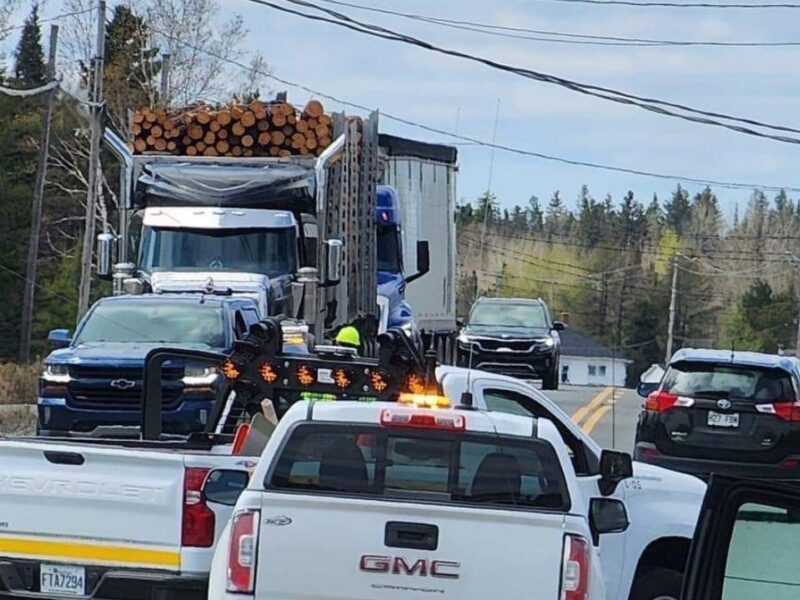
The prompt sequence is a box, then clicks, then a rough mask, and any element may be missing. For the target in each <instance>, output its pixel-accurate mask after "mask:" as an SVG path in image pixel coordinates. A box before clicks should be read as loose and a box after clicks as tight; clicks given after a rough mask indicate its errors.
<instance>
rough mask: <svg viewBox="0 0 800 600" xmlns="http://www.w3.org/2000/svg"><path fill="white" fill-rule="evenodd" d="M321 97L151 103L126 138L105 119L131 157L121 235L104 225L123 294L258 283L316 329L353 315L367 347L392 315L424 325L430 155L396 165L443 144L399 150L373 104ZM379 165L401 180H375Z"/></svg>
mask: <svg viewBox="0 0 800 600" xmlns="http://www.w3.org/2000/svg"><path fill="white" fill-rule="evenodd" d="M317 104H318V103H316V104H315V103H314V102H313V101H312V102H311V103H309V105H307V106H306V109H305V110H303V111H302V112H299V111H296V110H295V109H294V108H291V105H288V104H285V103H283V104H275V105H262V104H261V103H254V104H251V105H244V107H239V106H231V107H225V108H222V109H218V110H208V109H197V110H195V111H194V112H191V113H187V112H186V110H185V109H184V111H183V113H181V114H182V116H181V115H179V114H177V113H173V114H170V113H167V112H164V111H153V110H142V111H138V112H137V113H136V115H135V117H134V126H133V134H134V141H133V143H132V144H130V145H129V144H127V143H125V142H124V141H123V140H122V139H121V138H119V137H117V136H116V135H115V134H114V133H113V132H111V131H110V130H109V131H107V132H106V135H105V139H106V142H107V143H108V145H109V146H110V148H111V149H112V151H113V152H114V153H115V154H116V156H117V157H118V158H119V159H120V160H121V162H122V163H123V166H124V168H123V174H124V175H123V177H122V185H121V191H120V196H121V198H122V202H121V205H122V206H124V210H122V211H121V220H120V224H119V235H117V236H111V235H109V234H101V235H100V236H99V237H98V261H97V267H98V268H97V271H98V274H99V275H100V276H103V277H106V278H109V279H111V280H113V282H114V285H113V289H114V292H115V293H117V294H121V293H140V292H180V291H187V292H190V291H191V292H197V291H202V290H203V289H206V288H208V289H209V290H210V289H212V288H213V289H214V290H215V291H216V292H217V293H219V292H220V290H223V291H224V290H229V291H230V292H231V293H236V294H244V295H250V296H252V297H254V298H255V299H256V300H257V301H258V303H259V305H260V308H261V313H262V315H263V316H277V315H281V316H285V317H288V318H289V319H293V320H296V321H297V322H298V325H300V328H301V330H302V331H306V330H307V331H308V333H309V334H311V336H313V337H314V338H317V339H319V338H325V337H328V336H329V334H330V333H331V332H333V331H335V330H336V329H338V328H340V327H341V326H343V325H345V324H355V325H357V327H358V328H359V330H360V331H361V332H362V339H363V340H364V346H365V347H364V349H363V350H364V351H366V352H367V353H370V352H371V351H372V350H371V347H372V341H373V340H374V338H375V336H376V335H377V334H378V333H379V332H380V331H382V330H385V329H386V328H387V327H390V326H404V328H406V330H407V331H409V332H411V331H416V326H415V325H414V322H413V318H412V316H411V311H410V307H409V305H408V303H407V302H405V298H404V295H405V287H406V284H407V283H410V282H411V281H413V280H414V279H416V278H418V277H420V276H421V275H422V274H424V273H426V272H427V271H428V269H429V266H430V260H429V258H430V254H429V251H428V243H427V241H424V240H420V239H419V237H420V236H419V234H420V233H423V232H424V233H426V234H427V233H428V232H429V230H428V229H426V228H423V227H421V226H420V221H421V220H422V214H421V213H422V211H421V210H420V205H421V204H422V202H423V200H426V201H427V199H426V198H423V195H424V192H423V183H424V182H423V181H422V178H424V177H425V176H427V178H428V179H431V174H430V173H428V174H427V175H426V174H425V173H423V171H424V169H423V167H422V166H420V167H419V175H418V176H417V177H412V178H409V177H405V178H400V179H398V177H397V168H396V167H397V166H398V161H401V160H405V161H408V160H409V158H408V156H401V155H409V154H417V155H419V157H421V158H418V160H425V159H426V156H427V159H429V160H428V161H427V162H429V163H433V162H437V164H438V162H439V161H435V160H433V159H438V158H440V156H439V155H440V154H441V150H439V152H438V154H437V153H436V152H433V150H436V149H441V148H443V147H434V146H431V145H429V144H421V143H416V142H410V141H408V140H406V141H405V142H406V145H408V144H412V145H413V144H416V149H417V152H415V153H414V152H411V153H410V152H408V151H403V152H399V153H398V152H397V149H398V143H397V140H398V139H399V138H389V137H388V136H387V138H386V141H385V142H384V140H382V139H380V138H379V136H378V132H377V129H378V127H377V125H378V117H377V115H376V114H374V115H372V116H370V117H369V118H368V119H365V120H361V119H353V118H347V117H344V116H343V115H333V116H330V117H327V116H326V115H325V114H324V111H322V109H321V105H320V106H317ZM286 107H290V108H286ZM265 115H266V116H265ZM312 115H314V116H313V117H312ZM309 122H310V123H311V124H310V125H309ZM148 124H149V125H150V126H149V128H147V129H145V126H146V125H148ZM301 129H302V130H303V131H302V132H301V131H300V130H301ZM290 130H291V131H290ZM145 131H146V132H147V136H144V135H143V133H144V132H145ZM292 131H293V132H294V133H292ZM310 131H313V132H314V133H313V134H311V133H310ZM278 133H279V134H280V135H274V134H278ZM300 133H302V136H303V139H304V140H305V141H306V142H305V144H301V143H300V140H299V135H298V134H300ZM181 134H182V135H181ZM210 134H213V136H212V135H210ZM322 134H325V137H322ZM155 136H157V137H155ZM327 136H332V137H331V138H330V139H329V138H328V137H327ZM212 137H213V139H212ZM220 138H223V139H222V140H220ZM287 140H288V141H287ZM220 141H223V142H225V143H224V144H220V143H219V142H220ZM212 142H214V143H213V144H212ZM275 142H280V143H279V144H276V143H275ZM164 143H166V145H165V144H164ZM450 150H451V154H450V156H451V159H450V161H449V162H450V164H449V165H445V168H446V169H447V177H446V180H447V181H448V182H449V184H448V186H447V187H446V188H441V190H439V191H440V195H441V194H442V193H444V194H447V197H446V198H444V199H443V200H442V201H435V200H434V202H433V203H432V205H433V206H435V207H437V209H436V210H437V213H442V214H439V215H438V217H437V218H438V220H442V218H443V220H444V222H445V223H446V224H447V230H446V231H447V235H446V236H441V235H440V236H439V237H440V241H438V242H437V243H439V244H442V245H443V246H442V247H440V248H438V250H441V249H443V247H444V249H445V250H446V251H445V252H441V253H440V254H441V255H440V256H438V257H437V258H436V260H435V262H436V264H435V265H434V267H435V271H436V272H437V277H440V278H442V281H440V282H439V283H437V284H436V288H438V289H441V290H443V292H440V295H441V304H442V306H443V307H445V312H448V311H449V310H450V306H451V305H452V306H453V309H454V296H455V294H454V285H453V282H452V277H453V275H452V274H453V272H454V268H453V267H454V264H453V263H454V260H455V254H454V239H455V235H454V233H455V232H454V230H453V225H452V214H453V212H452V207H453V204H454V193H455V190H454V185H453V183H452V182H453V180H454V177H453V173H454V172H455V151H454V150H452V149H450ZM432 152H433V154H432ZM426 153H427V154H426ZM403 166H405V164H403ZM387 167H388V168H387ZM435 168H439V167H438V166H437V167H435ZM411 171H412V169H411V168H410V166H409V168H408V172H409V173H410V172H411ZM382 179H387V180H394V181H397V182H398V183H401V184H402V185H403V189H401V190H395V189H393V188H391V187H388V186H379V185H378V184H379V182H380V181H381V180H382ZM440 179H442V177H441V176H440ZM414 182H417V183H418V184H419V185H416V186H415V185H413V183H414ZM429 187H430V186H429ZM404 202H408V203H409V205H410V206H408V205H406V206H404V205H403V203H404ZM404 218H408V219H409V228H408V230H407V231H405V232H404V234H405V235H404V236H402V237H405V240H403V239H402V237H401V235H400V225H401V223H402V222H403V220H404ZM440 231H441V229H440ZM403 241H405V245H404V244H403ZM411 252H415V253H416V258H417V261H416V262H417V273H416V274H415V275H411V276H409V277H406V276H405V275H404V273H403V257H404V255H410V253H411ZM424 280H425V278H423V281H424ZM423 297H425V296H424V295H423ZM428 303H430V301H428ZM428 313H429V311H426V314H428ZM452 314H453V317H452V321H453V326H452V327H450V330H452V329H454V325H455V318H454V310H453V313H452ZM439 329H441V328H439Z"/></svg>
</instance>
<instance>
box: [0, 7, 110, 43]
mask: <svg viewBox="0 0 800 600" xmlns="http://www.w3.org/2000/svg"><path fill="white" fill-rule="evenodd" d="M95 10H97V8H96V7H94V6H93V7H91V8H86V9H84V10H76V11H73V12H65V13H60V14H57V15H54V16H52V17H47V18H44V19H39V23H40V24H41V23H49V22H51V21H58V20H60V19H66V18H68V17H78V16H80V15H85V14H86V13H89V12H94V11H95ZM18 29H25V23H23V24H22V25H12V26H10V27H6V28H5V29H0V36H3V35H5V34H7V33H11V32H12V31H16V30H18Z"/></svg>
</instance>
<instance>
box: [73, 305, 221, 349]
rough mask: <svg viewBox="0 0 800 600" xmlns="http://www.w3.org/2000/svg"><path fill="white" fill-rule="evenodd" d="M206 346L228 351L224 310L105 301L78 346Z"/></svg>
mask: <svg viewBox="0 0 800 600" xmlns="http://www.w3.org/2000/svg"><path fill="white" fill-rule="evenodd" d="M91 342H116V343H131V344H133V343H137V342H138V343H142V342H159V343H169V344H205V345H207V346H209V347H211V348H224V347H225V346H226V343H225V328H224V322H223V317H222V309H221V308H218V307H214V306H209V305H207V304H199V303H198V304H194V303H192V302H150V301H148V302H131V303H122V302H105V303H102V304H99V305H97V306H96V307H95V308H94V309H93V310H92V311H91V312H90V313H89V316H88V317H87V319H86V321H85V322H84V324H83V326H82V327H81V329H80V331H79V332H78V336H77V338H76V340H75V344H76V345H77V344H86V343H91Z"/></svg>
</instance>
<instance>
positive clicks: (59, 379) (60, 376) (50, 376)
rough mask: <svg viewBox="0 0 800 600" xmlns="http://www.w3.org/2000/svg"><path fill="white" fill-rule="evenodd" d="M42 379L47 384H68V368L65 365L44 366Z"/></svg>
mask: <svg viewBox="0 0 800 600" xmlns="http://www.w3.org/2000/svg"><path fill="white" fill-rule="evenodd" d="M42 379H44V380H45V381H46V382H48V383H69V382H70V379H71V378H70V376H69V367H68V366H67V365H45V366H44V371H43V372H42Z"/></svg>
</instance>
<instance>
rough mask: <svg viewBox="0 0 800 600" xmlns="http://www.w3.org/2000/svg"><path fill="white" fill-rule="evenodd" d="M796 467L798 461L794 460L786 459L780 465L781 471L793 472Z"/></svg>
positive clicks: (798, 463) (799, 462)
mask: <svg viewBox="0 0 800 600" xmlns="http://www.w3.org/2000/svg"><path fill="white" fill-rule="evenodd" d="M798 466H800V461H798V460H797V459H796V458H787V459H786V460H785V461H783V462H782V463H781V469H786V470H787V471H793V470H794V469H796V468H797V467H798Z"/></svg>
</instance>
